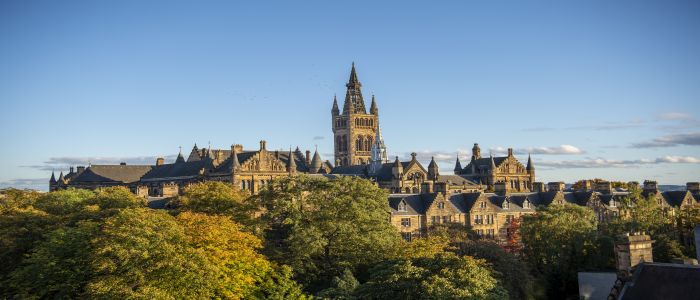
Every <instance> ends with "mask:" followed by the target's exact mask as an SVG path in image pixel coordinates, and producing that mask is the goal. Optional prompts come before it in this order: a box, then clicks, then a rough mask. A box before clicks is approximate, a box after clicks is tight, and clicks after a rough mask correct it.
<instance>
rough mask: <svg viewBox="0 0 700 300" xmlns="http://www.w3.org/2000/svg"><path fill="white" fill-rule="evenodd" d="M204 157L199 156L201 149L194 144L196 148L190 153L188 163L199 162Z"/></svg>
mask: <svg viewBox="0 0 700 300" xmlns="http://www.w3.org/2000/svg"><path fill="white" fill-rule="evenodd" d="M201 159H202V157H201V156H200V155H199V148H197V144H196V143H195V144H194V147H192V152H190V156H189V157H187V161H198V160H201Z"/></svg>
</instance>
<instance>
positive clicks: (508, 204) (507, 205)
mask: <svg viewBox="0 0 700 300" xmlns="http://www.w3.org/2000/svg"><path fill="white" fill-rule="evenodd" d="M509 208H510V202H508V201H505V202H503V209H509Z"/></svg>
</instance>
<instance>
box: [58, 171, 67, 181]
mask: <svg viewBox="0 0 700 300" xmlns="http://www.w3.org/2000/svg"><path fill="white" fill-rule="evenodd" d="M58 183H60V184H65V183H66V180H65V179H64V178H63V171H61V174H59V175H58Z"/></svg>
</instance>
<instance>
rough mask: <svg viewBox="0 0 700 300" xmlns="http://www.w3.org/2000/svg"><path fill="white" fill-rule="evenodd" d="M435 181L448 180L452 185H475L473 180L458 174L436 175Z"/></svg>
mask: <svg viewBox="0 0 700 300" xmlns="http://www.w3.org/2000/svg"><path fill="white" fill-rule="evenodd" d="M437 182H449V183H450V184H453V185H474V186H477V184H476V183H474V182H473V181H471V180H469V179H466V178H464V177H462V176H459V175H438V178H437Z"/></svg>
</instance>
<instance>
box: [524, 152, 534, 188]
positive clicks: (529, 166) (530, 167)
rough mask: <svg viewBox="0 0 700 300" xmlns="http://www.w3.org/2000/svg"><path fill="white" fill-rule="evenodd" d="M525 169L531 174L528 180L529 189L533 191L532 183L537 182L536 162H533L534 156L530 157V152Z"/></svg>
mask: <svg viewBox="0 0 700 300" xmlns="http://www.w3.org/2000/svg"><path fill="white" fill-rule="evenodd" d="M525 171H527V174H528V175H530V180H529V181H528V182H527V189H528V190H530V191H532V190H533V187H532V183H533V182H535V164H534V163H533V162H532V158H531V157H530V154H529V153H528V155H527V166H526V167H525Z"/></svg>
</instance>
